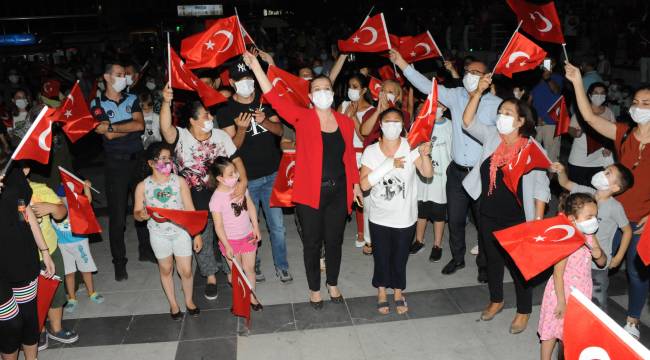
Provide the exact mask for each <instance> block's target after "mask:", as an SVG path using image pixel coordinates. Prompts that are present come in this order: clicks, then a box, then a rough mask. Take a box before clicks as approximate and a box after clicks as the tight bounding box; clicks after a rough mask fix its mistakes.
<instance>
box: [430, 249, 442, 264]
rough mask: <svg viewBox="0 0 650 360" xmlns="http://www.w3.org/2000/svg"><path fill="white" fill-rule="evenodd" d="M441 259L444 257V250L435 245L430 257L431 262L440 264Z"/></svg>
mask: <svg viewBox="0 0 650 360" xmlns="http://www.w3.org/2000/svg"><path fill="white" fill-rule="evenodd" d="M441 257H442V248H439V247H437V246H435V245H434V246H433V248H432V249H431V255H429V261H431V262H438V261H440V258H441Z"/></svg>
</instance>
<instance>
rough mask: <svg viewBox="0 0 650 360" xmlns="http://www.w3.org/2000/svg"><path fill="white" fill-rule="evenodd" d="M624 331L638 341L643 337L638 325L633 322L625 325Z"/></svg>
mask: <svg viewBox="0 0 650 360" xmlns="http://www.w3.org/2000/svg"><path fill="white" fill-rule="evenodd" d="M623 329H624V330H625V331H627V333H628V334H630V335H632V336H633V337H634V338H635V339H637V340H639V338H640V337H641V332H640V331H639V325H638V324H633V323H631V322H628V323H627V324H625V327H624V328H623Z"/></svg>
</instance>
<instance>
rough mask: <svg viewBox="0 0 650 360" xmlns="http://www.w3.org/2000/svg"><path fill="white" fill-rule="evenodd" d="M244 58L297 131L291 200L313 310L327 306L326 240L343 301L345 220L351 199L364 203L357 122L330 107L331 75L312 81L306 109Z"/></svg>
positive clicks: (330, 280) (331, 284) (333, 289)
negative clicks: (322, 273) (323, 277)
mask: <svg viewBox="0 0 650 360" xmlns="http://www.w3.org/2000/svg"><path fill="white" fill-rule="evenodd" d="M243 57H244V62H245V63H246V65H248V67H250V68H251V70H252V71H253V73H254V74H255V77H256V78H257V81H258V83H259V85H260V88H261V89H262V91H263V92H264V97H265V98H266V99H267V100H268V101H269V102H270V103H271V105H272V106H273V109H274V110H275V111H277V112H278V114H279V115H280V117H282V118H283V119H284V120H285V121H287V122H288V123H289V124H291V125H293V126H294V128H295V129H296V167H295V176H294V185H293V202H294V203H295V204H296V214H297V215H298V219H299V221H300V224H301V226H302V232H303V235H302V243H303V257H304V261H305V271H306V272H307V283H308V284H309V289H310V290H311V292H310V295H309V302H310V303H311V305H312V307H314V309H321V308H322V307H323V300H322V299H321V295H320V285H321V283H320V282H321V280H320V250H321V246H322V244H323V243H325V261H326V263H327V268H326V274H327V281H326V285H327V290H328V292H329V294H330V298H331V299H332V302H335V303H342V302H343V296H342V295H341V293H340V292H339V290H338V288H337V282H338V277H339V270H340V268H341V245H342V243H343V231H344V229H345V219H346V217H347V215H348V214H349V213H350V212H351V210H352V201H354V200H356V201H357V202H358V203H361V202H362V201H363V195H362V193H361V188H360V187H359V170H358V169H357V162H356V158H355V152H354V147H353V145H352V136H353V133H354V122H353V121H352V119H350V118H349V117H347V116H345V115H342V114H340V113H338V112H336V111H334V110H332V108H331V107H332V101H333V99H334V93H333V92H332V82H331V81H330V80H329V78H327V77H324V76H323V77H317V78H315V79H314V80H312V82H311V85H310V92H311V93H310V94H309V97H310V98H311V100H312V102H313V103H314V105H315V106H314V108H313V109H306V108H303V107H300V106H297V105H295V104H294V103H293V102H291V101H289V100H285V98H283V97H281V96H280V94H279V93H278V92H277V91H276V90H275V89H274V88H273V85H272V84H271V82H270V81H269V79H268V77H267V76H266V74H265V73H264V71H263V70H262V67H261V66H260V63H259V62H258V60H257V58H256V57H255V56H254V55H252V54H251V53H249V52H246V53H244V55H243Z"/></svg>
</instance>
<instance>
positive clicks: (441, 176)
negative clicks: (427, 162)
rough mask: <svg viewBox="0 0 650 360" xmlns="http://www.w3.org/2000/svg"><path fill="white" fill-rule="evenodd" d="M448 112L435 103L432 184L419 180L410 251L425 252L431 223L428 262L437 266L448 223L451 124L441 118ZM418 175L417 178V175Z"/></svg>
mask: <svg viewBox="0 0 650 360" xmlns="http://www.w3.org/2000/svg"><path fill="white" fill-rule="evenodd" d="M446 110H447V108H446V107H445V106H444V105H442V104H440V103H438V107H437V108H436V124H435V126H434V127H433V132H432V133H431V144H432V148H431V162H432V164H433V180H432V179H425V178H423V177H421V176H418V222H417V226H416V230H415V241H414V242H413V243H412V244H411V247H410V249H409V251H410V253H411V254H416V253H418V252H420V251H421V250H422V249H423V248H424V235H425V232H426V229H427V222H429V221H431V222H433V236H434V241H433V247H432V248H431V255H429V261H431V262H438V261H440V258H441V257H442V246H441V245H442V235H443V233H444V231H445V222H446V221H447V189H446V185H447V166H449V164H450V163H451V141H452V134H451V133H452V126H451V120H449V119H447V118H445V117H444V116H443V115H442V114H443V113H444V112H445V111H446ZM418 175H419V174H418Z"/></svg>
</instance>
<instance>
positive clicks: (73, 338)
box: [47, 329, 79, 344]
mask: <svg viewBox="0 0 650 360" xmlns="http://www.w3.org/2000/svg"><path fill="white" fill-rule="evenodd" d="M47 336H48V337H49V338H50V339H52V340H55V341H58V342H60V343H64V344H72V343H76V342H77V341H78V340H79V335H77V333H76V332H74V331H72V330H66V329H61V331H59V332H57V333H50V332H48V333H47Z"/></svg>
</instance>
